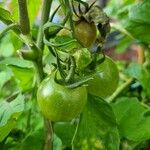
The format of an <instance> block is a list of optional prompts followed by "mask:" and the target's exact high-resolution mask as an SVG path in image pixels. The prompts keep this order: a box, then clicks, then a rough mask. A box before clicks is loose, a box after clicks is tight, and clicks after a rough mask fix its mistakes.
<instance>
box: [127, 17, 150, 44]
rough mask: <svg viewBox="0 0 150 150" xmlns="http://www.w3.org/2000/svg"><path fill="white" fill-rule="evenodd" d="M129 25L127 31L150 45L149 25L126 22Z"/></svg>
mask: <svg viewBox="0 0 150 150" xmlns="http://www.w3.org/2000/svg"><path fill="white" fill-rule="evenodd" d="M126 22H127V25H126V26H125V28H126V30H128V32H130V33H131V34H132V36H133V37H135V38H136V39H138V40H140V41H142V42H145V43H148V44H150V30H149V26H150V25H149V24H145V23H144V22H143V23H137V22H134V21H132V20H128V19H127V20H126Z"/></svg>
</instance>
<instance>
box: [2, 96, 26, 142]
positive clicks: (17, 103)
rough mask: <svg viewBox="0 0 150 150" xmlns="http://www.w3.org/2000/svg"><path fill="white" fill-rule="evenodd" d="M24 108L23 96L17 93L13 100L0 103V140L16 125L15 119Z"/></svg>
mask: <svg viewBox="0 0 150 150" xmlns="http://www.w3.org/2000/svg"><path fill="white" fill-rule="evenodd" d="M23 110H24V96H23V95H21V94H19V95H18V96H17V98H15V99H14V100H13V101H11V102H10V103H9V102H6V101H3V102H1V103H0V141H2V140H3V139H4V138H5V137H6V136H7V135H8V134H9V132H10V131H11V130H12V128H13V127H14V126H15V125H16V120H17V119H18V117H19V116H20V114H21V113H22V112H23Z"/></svg>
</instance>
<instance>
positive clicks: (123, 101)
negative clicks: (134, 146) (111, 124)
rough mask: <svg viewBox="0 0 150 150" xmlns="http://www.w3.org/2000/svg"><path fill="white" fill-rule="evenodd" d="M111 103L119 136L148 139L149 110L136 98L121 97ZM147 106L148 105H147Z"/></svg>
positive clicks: (149, 137)
mask: <svg viewBox="0 0 150 150" xmlns="http://www.w3.org/2000/svg"><path fill="white" fill-rule="evenodd" d="M116 101H117V102H116V103H114V104H112V108H113V110H114V113H115V115H116V118H117V122H118V124H119V132H120V136H121V137H126V138H127V139H129V140H133V141H144V140H147V139H150V128H149V125H150V115H149V113H148V112H150V107H149V109H146V108H145V107H144V106H142V105H141V104H140V102H139V101H138V99H137V98H134V97H132V98H128V97H121V98H118V99H117V100H116ZM147 107H148V106H147Z"/></svg>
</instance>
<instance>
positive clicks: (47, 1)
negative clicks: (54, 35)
mask: <svg viewBox="0 0 150 150" xmlns="http://www.w3.org/2000/svg"><path fill="white" fill-rule="evenodd" d="M51 4H52V0H43V5H42V14H41V23H40V28H39V33H38V38H37V46H38V47H39V48H40V49H43V48H44V44H43V26H44V24H45V23H46V22H47V21H48V19H49V14H50V9H51Z"/></svg>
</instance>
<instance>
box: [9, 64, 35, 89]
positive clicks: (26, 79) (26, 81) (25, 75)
mask: <svg viewBox="0 0 150 150" xmlns="http://www.w3.org/2000/svg"><path fill="white" fill-rule="evenodd" d="M9 67H10V68H11V69H12V71H13V74H14V76H15V78H16V79H18V80H19V86H20V87H21V89H22V90H28V89H31V88H32V85H33V78H34V72H33V69H32V68H21V67H17V66H13V65H10V66H9Z"/></svg>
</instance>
